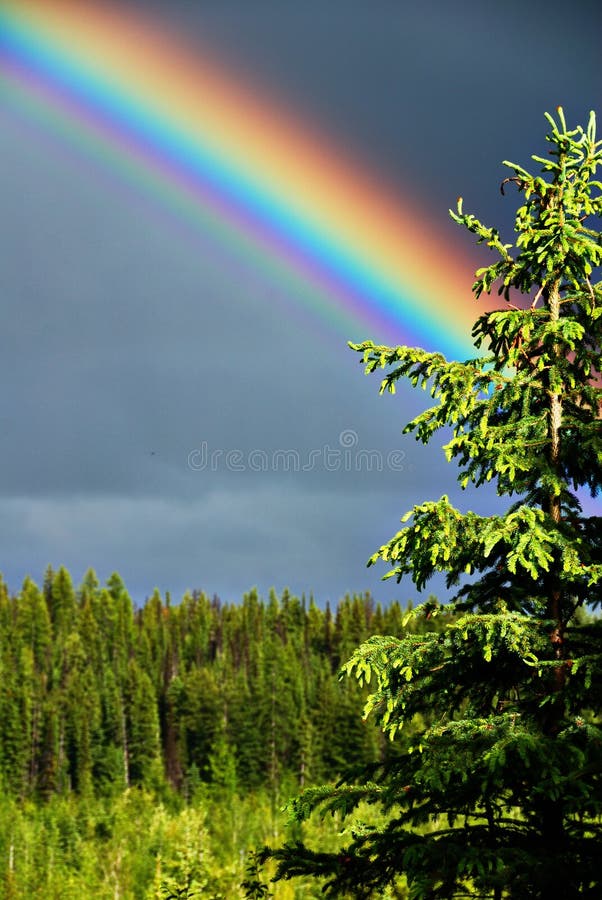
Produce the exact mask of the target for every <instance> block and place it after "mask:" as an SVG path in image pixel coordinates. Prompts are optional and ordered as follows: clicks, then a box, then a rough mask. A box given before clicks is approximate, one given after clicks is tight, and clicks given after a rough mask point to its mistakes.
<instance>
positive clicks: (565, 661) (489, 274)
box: [266, 108, 602, 900]
mask: <svg viewBox="0 0 602 900" xmlns="http://www.w3.org/2000/svg"><path fill="white" fill-rule="evenodd" d="M547 119H548V121H549V124H550V128H551V130H550V133H549V134H548V136H547V140H548V142H549V144H550V149H549V155H548V156H546V157H539V156H535V157H534V159H535V161H536V162H537V163H538V164H540V166H541V173H540V174H537V175H532V174H531V173H530V172H528V171H527V170H526V169H524V168H523V167H522V166H520V165H516V164H513V163H505V165H507V166H508V167H509V168H510V170H511V173H512V174H511V175H510V176H509V177H508V178H506V179H505V180H504V182H503V183H502V193H503V192H504V188H506V189H508V186H511V187H512V188H515V189H517V190H518V192H519V193H520V194H522V196H523V198H524V202H523V205H522V206H521V207H520V209H519V210H518V213H517V216H516V224H515V229H516V233H517V239H516V243H515V245H514V246H512V245H511V244H506V243H503V242H502V239H501V237H500V235H499V233H498V231H497V230H496V229H494V228H490V227H487V226H485V225H483V224H482V223H481V222H480V221H479V220H478V219H477V218H475V217H474V216H473V215H470V214H465V213H464V212H463V210H462V201H461V199H460V200H459V201H458V208H457V212H455V213H452V218H453V219H454V220H455V221H456V222H458V223H459V224H461V225H463V226H465V227H466V228H468V230H469V231H470V232H472V233H473V234H475V235H476V237H477V240H478V242H479V243H483V244H486V245H487V246H488V247H489V248H490V249H491V250H492V251H493V252H494V254H495V256H496V260H495V261H494V262H493V264H491V265H489V266H488V267H486V268H483V269H480V270H479V271H478V272H477V273H476V278H477V280H476V283H475V285H474V288H473V290H474V292H475V294H476V296H477V298H478V297H479V296H480V295H481V293H483V292H490V291H491V290H492V288H494V287H497V288H498V293H499V294H500V295H501V296H502V297H503V300H504V301H505V305H504V306H503V308H501V309H499V310H497V311H494V312H490V313H486V314H484V315H482V316H481V317H480V318H479V319H478V320H477V322H476V324H475V327H474V329H473V336H474V339H475V345H476V347H477V348H480V347H481V346H484V347H485V350H486V355H483V356H481V357H479V358H475V359H469V360H467V361H466V362H462V363H460V362H448V361H446V360H445V359H444V357H443V356H441V355H440V354H438V353H428V352H426V351H424V350H420V349H416V348H409V347H397V348H388V347H380V346H375V345H374V344H373V343H372V342H366V343H364V344H361V345H357V346H354V349H355V350H357V351H359V352H360V353H361V354H362V355H363V360H364V363H365V364H366V369H367V371H368V372H373V371H375V370H377V369H378V368H384V369H385V370H386V375H385V378H384V381H383V382H382V387H381V390H382V391H384V390H389V391H391V392H393V391H394V389H395V385H396V382H397V381H398V380H399V379H400V378H402V377H405V378H409V379H410V381H411V382H412V384H413V385H414V386H416V385H421V386H423V387H427V386H428V387H429V388H430V392H431V396H432V397H433V398H434V400H435V405H434V406H433V407H432V408H430V409H427V410H426V411H425V412H423V413H422V414H421V415H419V416H418V417H417V418H416V419H414V420H413V421H412V422H410V423H409V424H408V425H407V426H406V430H407V431H414V432H415V433H416V436H417V439H419V440H421V441H423V442H425V443H426V442H428V441H429V440H430V439H431V438H432V437H433V436H434V435H435V434H437V433H438V432H439V429H441V428H444V427H449V428H450V429H451V432H452V437H451V439H450V441H449V443H448V444H447V446H446V447H445V451H446V454H447V458H448V459H449V460H456V461H457V462H458V464H459V466H460V475H459V480H460V483H461V484H462V486H463V487H464V486H466V485H467V484H469V483H472V484H473V485H476V486H477V487H478V486H480V485H483V484H484V483H486V482H487V481H490V480H493V481H494V482H495V483H496V485H497V492H498V494H499V495H500V496H501V497H509V498H511V501H510V505H509V506H508V508H507V510H506V511H505V512H504V513H502V514H495V515H490V516H479V515H477V514H475V513H474V512H466V513H462V512H460V511H459V510H458V509H456V508H454V506H452V504H451V502H450V500H449V499H448V497H447V496H444V497H442V498H441V499H440V500H438V501H435V502H431V501H428V502H424V503H422V504H420V505H418V506H416V507H414V509H413V510H412V511H411V512H410V513H408V514H407V515H406V516H405V517H404V519H403V520H402V521H404V522H406V523H407V524H406V525H405V527H404V528H403V529H402V530H401V531H399V532H398V533H397V534H396V535H395V536H394V537H393V538H392V540H390V541H389V542H388V543H387V544H385V545H384V546H383V547H381V549H380V550H379V551H378V552H377V553H376V554H375V555H374V556H373V557H372V559H371V560H370V562H371V563H375V562H377V561H378V560H384V561H385V562H386V563H387V564H388V565H389V566H390V567H391V569H390V571H389V573H388V576H393V577H396V578H397V579H398V580H400V579H401V578H402V577H403V576H404V575H406V574H409V575H411V577H412V579H413V581H414V582H415V584H416V585H417V587H418V588H419V589H421V588H422V587H424V585H425V584H426V583H427V582H428V580H429V579H430V578H431V576H432V575H433V574H434V573H436V572H446V573H447V583H448V587H449V588H452V587H455V588H456V592H455V596H454V597H453V602H452V607H451V609H452V611H453V613H454V615H455V617H454V619H453V620H452V621H451V622H449V623H448V626H447V627H446V628H445V629H443V630H440V631H432V632H430V633H425V632H424V631H423V629H422V628H417V629H416V631H415V633H408V634H407V635H406V636H405V637H402V638H401V639H395V638H393V637H372V638H371V639H369V640H367V641H366V642H365V643H364V644H363V645H362V646H361V647H360V648H359V649H358V650H357V651H356V652H355V653H354V654H353V656H352V658H351V660H350V661H349V662H348V663H347V665H346V666H345V669H346V671H347V673H353V674H355V676H357V678H358V679H359V680H360V681H362V680H366V681H368V680H369V681H370V689H371V694H370V696H369V699H368V702H367V706H366V710H367V712H368V713H371V714H372V715H373V716H375V717H376V719H377V721H378V722H379V724H380V725H381V727H382V729H383V730H384V731H385V732H386V733H387V734H388V735H389V736H390V737H391V738H392V739H393V738H394V739H395V742H396V744H397V745H398V752H397V753H396V755H395V757H393V758H392V759H391V760H389V762H387V763H386V764H384V765H382V766H380V767H377V768H376V769H375V770H373V771H372V773H371V775H370V780H369V781H367V782H365V783H362V784H359V785H358V784H354V783H349V784H343V785H339V786H338V787H335V788H322V789H318V790H313V791H312V790H309V791H308V792H305V793H304V794H303V795H302V796H301V797H300V798H299V799H298V800H297V801H296V803H295V806H294V810H295V812H296V815H297V817H298V818H299V819H301V820H302V819H304V818H306V817H307V816H308V815H309V814H310V812H311V811H312V810H313V809H315V808H316V807H320V808H321V809H322V810H323V811H324V809H329V810H340V811H342V812H343V813H344V814H347V813H349V811H350V810H352V809H353V808H354V807H355V806H356V805H357V804H358V802H359V801H360V800H366V801H368V802H370V803H375V804H380V805H381V806H382V807H383V808H384V810H385V811H387V812H388V813H389V819H388V821H387V822H386V824H385V825H384V826H383V827H376V828H372V829H371V828H368V827H366V828H363V829H357V830H356V831H355V834H354V836H353V837H352V839H351V840H350V841H349V843H348V845H347V846H345V847H344V849H343V850H342V851H340V852H338V853H336V854H335V853H332V854H330V853H326V852H315V851H312V850H311V849H309V848H308V847H306V846H303V845H302V844H297V845H293V846H288V847H285V848H284V849H283V850H281V851H272V852H271V855H272V856H275V857H276V858H277V859H278V860H279V870H278V875H279V877H280V878H283V877H284V878H290V877H294V876H297V875H299V874H306V873H313V874H314V875H315V876H317V877H320V878H323V879H324V880H325V894H326V896H329V897H338V896H350V897H354V898H361V897H369V896H378V897H381V896H384V894H385V891H387V890H393V889H394V886H395V885H400V884H401V881H400V876H401V875H402V874H403V876H404V877H406V878H407V881H408V884H409V887H410V896H412V897H413V898H433V900H434V898H459V897H467V896H470V897H481V898H493V900H501V898H517V900H519V898H520V900H524V898H541V900H543V898H549V897H562V898H564V900H569V898H577V897H579V898H591V900H593V898H598V897H600V896H601V895H602V869H601V867H600V858H601V854H602V821H601V814H602V728H601V721H600V717H601V714H602V708H601V707H602V691H601V687H602V622H601V621H600V620H599V619H594V618H592V617H591V615H590V614H589V612H587V610H592V609H595V608H596V607H598V606H599V604H600V601H601V599H602V597H601V591H600V583H601V581H602V517H601V516H598V515H596V516H587V515H585V514H584V512H583V509H582V506H581V503H580V500H579V496H580V495H579V494H578V490H579V489H582V490H585V489H589V490H590V491H591V493H592V496H595V494H596V493H597V492H598V490H599V489H600V487H601V486H602V433H601V404H602V389H601V387H600V370H601V367H600V352H601V348H602V283H600V282H598V283H594V274H595V270H596V268H597V267H599V266H600V264H601V263H602V235H601V233H600V231H599V230H597V229H596V227H595V224H596V222H595V218H596V217H598V218H599V217H600V215H602V197H601V191H602V184H601V183H600V182H599V181H596V180H595V173H596V168H597V166H599V165H600V164H601V163H602V142H596V137H595V118H594V115H593V114H591V116H590V119H589V123H588V126H587V128H586V129H585V130H584V129H582V128H576V129H574V130H568V129H567V126H566V123H565V119H564V115H563V112H562V109H560V108H559V109H558V114H557V118H553V117H552V116H547ZM466 575H469V576H473V578H472V580H470V581H469V583H465V584H463V583H462V582H463V580H464V579H465V576H466ZM388 576H386V577H388ZM437 613H438V607H437V605H436V604H434V603H433V602H427V603H426V604H423V605H422V606H421V607H419V608H418V609H416V610H415V611H414V612H413V613H412V616H413V617H414V619H415V620H416V621H418V622H420V621H424V620H426V619H427V618H432V617H433V616H436V615H437ZM425 711H428V712H429V713H430V715H429V716H428V717H427V718H424V719H423V720H422V724H421V725H419V727H418V731H417V730H416V728H414V729H413V731H412V732H411V733H409V734H406V731H407V727H408V725H409V724H410V723H414V725H415V723H416V718H415V717H416V714H417V713H418V714H421V713H424V712H425ZM266 855H270V852H269V851H267V852H266Z"/></svg>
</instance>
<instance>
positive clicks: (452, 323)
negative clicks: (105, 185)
mask: <svg viewBox="0 0 602 900" xmlns="http://www.w3.org/2000/svg"><path fill="white" fill-rule="evenodd" d="M0 71H1V73H2V80H3V89H2V99H3V103H5V104H7V107H10V108H11V109H12V110H13V112H14V113H15V114H18V115H19V116H21V117H22V118H25V119H27V120H29V121H33V122H35V123H36V126H37V128H38V131H41V133H42V134H43V135H47V136H48V139H49V140H51V139H56V138H57V136H58V137H59V139H60V140H61V141H63V142H65V143H66V144H67V145H68V146H69V147H70V148H73V147H75V148H76V152H77V153H78V154H83V155H84V156H85V157H86V158H92V159H94V160H95V161H96V162H100V164H101V165H102V166H103V167H104V168H105V169H106V170H107V171H109V172H111V173H112V174H113V175H114V176H115V179H114V182H113V183H114V184H115V186H116V189H117V190H119V187H120V186H123V185H126V186H128V187H129V188H130V189H131V188H132V187H133V188H134V189H135V191H138V192H141V194H142V195H144V196H147V197H152V198H153V200H154V201H156V202H159V204H160V205H161V207H162V208H164V209H165V210H167V211H168V212H169V213H170V215H171V216H172V219H173V217H174V214H175V217H176V218H178V219H179V220H180V221H182V222H185V223H186V224H187V225H188V226H192V227H193V229H194V228H196V229H200V230H201V231H202V232H203V234H205V235H207V234H209V235H210V236H211V237H212V239H213V240H214V241H215V242H216V244H217V245H219V246H222V247H225V248H227V250H228V252H229V253H230V255H231V257H232V258H234V259H238V260H239V261H240V264H241V265H243V263H244V264H245V265H248V264H251V265H252V266H255V267H257V268H258V269H263V270H266V271H268V272H269V273H270V276H271V277H273V278H275V279H276V283H277V285H278V290H277V292H276V294H277V296H278V298H279V299H280V300H281V302H283V303H286V302H288V303H291V302H292V303H296V304H301V305H302V306H304V307H305V308H306V309H307V310H309V311H310V313H311V315H312V316H316V317H318V318H320V319H322V320H325V321H328V322H330V324H331V325H332V326H333V327H334V328H335V329H336V331H337V334H338V335H340V334H341V332H342V334H343V336H344V337H345V338H350V339H352V340H362V339H364V338H368V337H370V338H373V339H375V340H377V341H387V342H392V343H418V344H420V345H422V346H424V347H427V348H429V349H441V350H443V352H445V353H446V355H448V356H452V357H456V358H457V357H464V356H466V355H470V354H471V352H472V345H471V342H470V337H469V335H470V328H471V325H472V322H473V320H474V318H475V317H476V314H477V312H478V310H477V309H476V307H475V304H474V301H473V299H472V295H471V292H470V284H471V276H472V272H473V271H474V263H473V260H472V259H471V258H470V257H469V255H468V253H464V254H463V256H459V254H458V251H457V246H456V245H455V244H454V245H450V241H449V238H448V236H447V235H445V237H444V235H443V228H442V225H443V221H444V216H445V209H444V208H442V210H441V223H442V224H441V226H437V225H436V224H434V222H433V220H432V216H431V217H429V216H428V215H426V214H425V211H424V209H423V208H422V207H421V205H420V204H419V203H418V202H417V201H416V200H414V199H412V198H411V196H410V192H409V191H408V192H407V196H404V198H403V199H402V198H400V197H397V196H395V194H394V192H393V191H392V190H391V189H390V188H388V187H387V185H385V184H383V183H381V182H379V181H378V179H377V178H376V177H375V175H374V174H373V173H372V172H370V171H367V170H366V167H365V166H362V165H359V164H358V163H355V162H354V161H352V160H351V159H350V158H349V157H348V156H347V155H346V154H345V153H344V152H342V149H341V148H340V147H338V146H336V144H334V143H332V142H331V141H329V139H328V138H327V137H326V136H324V135H322V134H320V133H317V132H316V131H315V129H312V127H311V126H310V125H309V124H308V123H307V122H304V121H298V120H297V119H295V118H293V117H292V115H291V114H290V112H289V111H288V110H285V109H284V108H283V107H282V106H281V105H280V104H279V103H278V102H277V101H276V100H275V99H273V98H271V97H269V96H268V95H267V93H265V92H263V93H262V92H260V91H259V90H258V89H253V88H251V87H249V86H248V84H247V83H246V82H245V83H243V81H242V79H241V78H238V79H237V78H236V77H235V76H234V75H233V74H232V73H231V72H229V71H228V70H227V68H226V67H225V66H224V65H223V64H220V63H219V62H218V61H216V60H214V59H211V58H210V56H209V54H207V53H205V51H204V50H203V51H202V52H200V51H199V49H198V47H195V48H193V47H192V46H191V45H189V44H187V42H186V40H185V38H184V37H183V36H182V35H181V34H178V33H177V32H173V33H171V32H169V33H168V32H166V30H165V25H164V24H163V23H162V25H161V27H159V25H158V23H156V22H154V21H153V20H152V19H151V18H150V17H149V16H148V15H147V14H141V13H140V12H133V11H131V10H130V11H126V10H124V9H123V8H119V7H118V6H117V5H111V4H110V3H106V2H98V0H89V2H86V0H79V2H77V3H76V2H73V0H4V3H3V5H2V7H0ZM405 193H406V192H404V194H405ZM460 237H461V238H463V239H464V240H465V239H466V238H465V236H464V235H461V236H460ZM243 283H244V281H243Z"/></svg>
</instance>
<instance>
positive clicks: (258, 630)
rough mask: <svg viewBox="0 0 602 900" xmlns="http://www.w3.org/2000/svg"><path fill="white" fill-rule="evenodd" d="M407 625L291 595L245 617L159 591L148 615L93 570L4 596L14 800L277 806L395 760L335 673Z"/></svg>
mask: <svg viewBox="0 0 602 900" xmlns="http://www.w3.org/2000/svg"><path fill="white" fill-rule="evenodd" d="M402 620H403V611H402V609H401V607H400V606H399V604H398V603H392V604H391V605H390V606H389V607H387V608H386V609H382V608H381V607H380V606H379V605H376V604H375V603H374V602H373V600H372V599H371V598H370V596H368V595H365V596H353V597H351V596H348V597H345V599H343V600H342V601H341V602H340V603H339V604H338V606H337V608H336V610H334V611H331V609H330V608H329V607H328V606H327V607H326V608H325V609H321V608H320V607H319V606H318V605H317V604H316V603H315V602H314V600H313V599H310V600H309V601H305V600H304V599H298V598H296V597H293V596H291V595H290V594H289V593H287V592H286V591H285V592H283V594H282V595H281V596H280V597H278V596H276V594H275V593H272V594H271V595H270V597H269V599H268V600H266V601H264V600H262V599H260V598H259V597H258V596H257V594H256V592H255V591H251V592H250V593H248V594H246V595H245V596H244V597H243V599H242V601H241V602H240V603H239V604H236V605H234V604H226V603H221V602H220V601H219V599H217V598H215V597H214V598H210V597H208V596H207V595H205V594H203V593H197V592H194V593H187V594H186V595H185V596H184V597H183V598H182V600H181V602H179V603H178V604H172V603H171V600H170V597H169V596H166V597H165V598H162V597H161V596H160V594H159V593H158V592H157V591H156V592H155V593H154V594H153V595H152V597H150V598H149V599H148V600H147V601H146V603H145V604H144V605H143V606H142V607H141V608H139V609H135V608H134V606H133V604H132V601H131V599H130V597H129V595H128V593H127V591H126V588H125V586H124V583H123V581H122V580H121V578H120V577H119V576H118V575H116V574H114V575H112V576H111V577H110V578H109V579H108V581H107V583H106V586H101V585H100V584H99V581H98V579H97V577H96V575H95V574H94V572H93V571H89V572H88V573H87V574H86V576H85V577H84V580H83V582H82V584H81V585H80V586H79V587H78V588H77V589H76V588H75V587H74V585H73V582H72V579H71V577H70V575H69V573H68V571H67V570H66V569H64V568H60V569H58V570H57V571H53V570H52V569H51V568H49V569H48V570H47V572H46V575H45V578H44V582H43V585H42V587H39V586H38V585H37V584H36V583H34V581H32V580H31V579H29V578H28V579H26V580H25V582H24V584H23V586H22V588H21V590H20V591H19V593H17V594H15V595H11V594H10V592H9V590H8V588H7V587H6V585H5V584H4V583H3V582H0V667H1V672H2V674H1V678H0V779H1V782H2V788H3V790H4V792H5V794H9V795H11V796H14V797H16V798H32V799H36V800H38V799H39V800H47V799H50V798H52V797H53V796H56V795H59V796H60V795H69V794H71V793H72V792H74V793H76V794H78V795H80V796H84V797H85V796H88V797H92V796H98V797H102V796H107V797H108V796H113V795H115V794H117V793H119V792H121V791H123V790H124V789H126V788H128V787H132V786H140V787H141V788H145V789H149V790H151V791H152V792H154V793H155V794H157V792H158V793H159V794H160V792H161V791H162V790H164V791H165V790H167V791H169V790H172V789H175V791H177V792H178V793H180V794H182V795H183V797H184V798H190V797H193V796H194V793H195V791H196V790H197V788H199V786H202V785H203V784H208V785H214V786H215V787H217V788H219V787H223V788H224V789H228V791H239V790H253V789H255V788H264V789H267V790H268V792H269V793H270V794H271V795H272V797H273V799H274V803H276V801H277V800H278V799H279V792H280V790H281V786H282V785H283V784H288V785H290V787H291V790H292V791H293V792H294V791H295V790H296V789H297V788H298V787H303V786H304V785H305V784H308V783H311V782H314V783H315V782H320V781H322V780H326V779H329V780H330V779H332V778H333V777H336V775H337V773H341V772H342V771H344V770H347V769H349V767H352V766H356V765H364V764H366V763H370V762H372V761H375V760H377V759H379V758H381V757H382V755H383V754H384V753H387V752H390V750H389V749H388V748H389V747H390V744H389V743H388V742H386V741H383V738H382V735H381V733H380V732H379V731H378V730H377V729H376V728H375V727H374V726H372V725H369V724H366V723H364V722H363V721H362V719H361V709H362V704H363V697H362V692H361V690H360V688H359V687H358V685H357V684H356V683H355V682H354V681H353V680H351V679H344V680H343V681H339V678H338V671H339V667H340V665H341V663H342V662H344V661H345V660H346V659H347V658H348V657H349V656H350V655H351V653H352V651H353V649H354V648H355V647H356V646H357V645H358V644H359V643H360V642H361V641H363V640H365V639H366V638H367V637H368V636H370V635H371V634H374V633H380V634H383V633H385V634H393V635H399V634H401V633H402V631H403V624H402Z"/></svg>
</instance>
